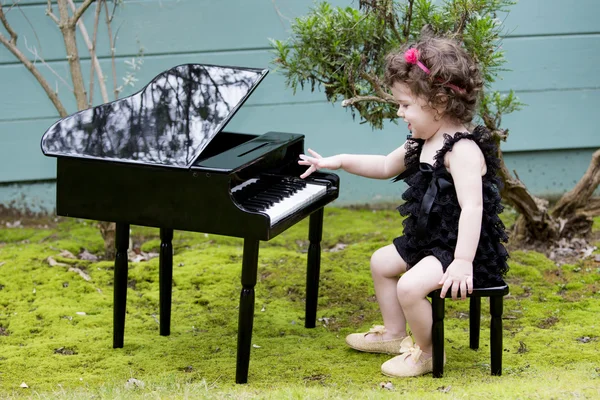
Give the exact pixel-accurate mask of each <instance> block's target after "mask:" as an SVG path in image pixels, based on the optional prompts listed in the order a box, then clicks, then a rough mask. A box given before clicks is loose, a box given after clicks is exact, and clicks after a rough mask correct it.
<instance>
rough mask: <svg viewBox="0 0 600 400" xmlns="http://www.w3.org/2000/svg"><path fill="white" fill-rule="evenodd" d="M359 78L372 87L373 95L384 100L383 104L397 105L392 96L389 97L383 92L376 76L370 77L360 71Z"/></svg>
mask: <svg viewBox="0 0 600 400" xmlns="http://www.w3.org/2000/svg"><path fill="white" fill-rule="evenodd" d="M360 77H361V78H363V79H364V80H366V81H367V82H369V83H370V84H371V86H373V89H375V93H376V94H377V95H378V97H379V98H382V99H383V100H385V101H384V102H385V103H394V104H396V103H397V102H396V100H394V96H392V95H390V94H389V93H387V92H386V91H385V90H383V88H382V87H381V83H380V82H379V79H378V78H377V77H376V76H372V75H369V74H368V73H366V72H364V71H361V73H360Z"/></svg>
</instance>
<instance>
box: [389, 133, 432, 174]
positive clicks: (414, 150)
mask: <svg viewBox="0 0 600 400" xmlns="http://www.w3.org/2000/svg"><path fill="white" fill-rule="evenodd" d="M423 143H425V141H424V140H423V139H415V138H413V137H412V136H410V135H409V136H407V138H406V143H405V144H404V148H405V149H406V153H405V155H404V166H405V170H404V172H402V173H401V174H400V175H398V176H396V177H395V178H393V179H392V181H393V182H398V181H401V180H403V179H406V178H407V177H409V176H411V175H413V174H414V173H415V172H416V171H417V169H418V168H419V158H420V157H421V149H422V148H423Z"/></svg>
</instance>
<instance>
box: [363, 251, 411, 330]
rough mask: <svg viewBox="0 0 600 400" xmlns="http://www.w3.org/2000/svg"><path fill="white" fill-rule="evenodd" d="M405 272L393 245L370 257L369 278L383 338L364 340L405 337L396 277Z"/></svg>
mask: <svg viewBox="0 0 600 400" xmlns="http://www.w3.org/2000/svg"><path fill="white" fill-rule="evenodd" d="M404 272H406V262H404V260H403V259H402V257H400V255H399V254H398V251H397V250H396V247H395V246H394V245H393V244H390V245H388V246H385V247H382V248H380V249H378V250H377V251H375V253H373V255H372V256H371V276H372V277H373V285H374V286H375V295H376V297H377V302H378V303H379V308H380V310H381V316H382V317H383V325H384V326H385V333H384V334H383V337H381V336H380V337H378V335H367V336H366V337H365V339H366V340H369V341H371V340H373V341H376V340H382V339H383V340H388V339H398V338H402V337H404V336H406V318H405V317H404V313H403V312H402V307H401V306H400V302H399V301H398V296H397V292H396V286H397V284H398V276H400V275H401V274H403V273H404Z"/></svg>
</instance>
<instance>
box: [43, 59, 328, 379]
mask: <svg viewBox="0 0 600 400" xmlns="http://www.w3.org/2000/svg"><path fill="white" fill-rule="evenodd" d="M266 74H267V70H262V69H253V68H239V67H224V66H214V65H200V64H187V65H180V66H177V67H174V68H172V69H170V70H168V71H165V72H163V73H161V74H160V75H158V76H157V77H156V78H154V80H152V81H151V82H150V83H149V84H148V85H147V86H146V87H145V88H144V89H142V90H141V91H140V92H138V93H136V94H134V95H132V96H130V97H127V98H123V99H120V100H117V101H114V102H112V103H107V104H103V105H100V106H97V107H93V108H90V109H88V110H84V111H80V112H78V113H76V114H73V115H71V116H68V117H66V118H63V119H61V120H59V121H58V122H56V123H55V124H54V125H53V126H51V127H50V128H49V129H48V131H47V132H46V133H45V134H44V136H43V138H42V143H41V145H42V151H43V153H44V154H45V155H47V156H53V157H56V158H57V187H56V211H57V214H58V215H62V216H67V217H77V218H88V219H94V220H101V221H112V222H116V229H117V230H116V258H115V278H114V279H115V280H114V327H113V329H114V336H113V347H123V336H124V328H125V307H126V296H127V270H128V260H127V250H128V246H129V226H130V224H134V225H144V226H151V227H157V228H160V237H161V247H160V261H159V264H160V272H159V274H160V277H159V280H160V334H161V335H169V334H170V318H171V286H172V273H173V250H172V243H171V242H172V238H173V230H175V229H179V230H186V231H195V232H205V233H213V234H219V235H227V236H235V237H240V238H244V254H243V261H242V279H241V280H242V290H241V296H240V309H239V325H238V350H237V365H236V382H237V383H245V382H247V379H248V367H249V361H250V348H251V338H252V324H253V319H254V286H255V284H256V277H257V261H258V250H259V242H260V241H261V240H264V241H266V240H270V239H271V238H273V237H275V236H276V235H278V234H280V233H281V232H283V231H285V230H286V229H288V228H289V227H291V226H292V225H294V224H296V223H297V222H299V221H301V220H302V219H303V218H305V217H307V216H310V222H309V240H310V247H309V251H308V261H307V264H308V267H307V283H306V291H307V293H306V319H305V326H306V327H314V326H315V319H316V309H317V296H318V280H319V268H320V251H321V250H320V242H321V236H322V226H323V207H324V206H325V205H326V204H328V203H330V202H331V201H333V200H334V199H336V198H337V196H338V193H339V179H338V177H337V176H336V175H334V174H325V173H315V174H313V175H311V176H310V177H309V178H308V179H306V180H302V179H300V178H298V176H299V175H300V174H301V172H302V171H301V169H300V167H299V166H298V164H297V160H298V158H299V155H300V154H302V153H303V152H304V136H303V135H299V134H290V133H282V132H267V133H264V134H262V135H254V134H247V133H234V132H226V131H224V130H223V129H224V127H225V125H226V124H227V123H228V122H229V120H230V119H231V118H232V117H233V115H234V114H235V113H236V111H238V110H239V108H240V107H241V106H242V104H243V103H244V102H245V101H246V99H247V98H248V97H249V96H250V94H251V93H252V91H253V90H254V89H255V88H256V87H257V85H258V84H259V83H260V82H261V81H262V80H263V78H264V77H265V75H266ZM302 169H303V168H302Z"/></svg>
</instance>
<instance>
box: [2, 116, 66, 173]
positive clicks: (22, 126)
mask: <svg viewBox="0 0 600 400" xmlns="http://www.w3.org/2000/svg"><path fill="white" fill-rule="evenodd" d="M53 122H54V120H49V119H48V120H36V121H19V122H5V123H0V143H1V144H2V145H1V146H0V182H18V181H26V180H40V179H52V178H55V177H56V162H55V161H54V159H53V158H50V157H45V156H44V155H43V154H42V150H41V148H40V141H41V138H42V133H43V132H44V131H45V130H46V129H47V128H48V127H49V126H50V125H51V124H52V123H53Z"/></svg>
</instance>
